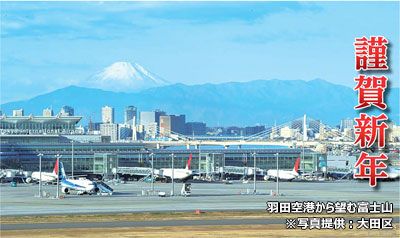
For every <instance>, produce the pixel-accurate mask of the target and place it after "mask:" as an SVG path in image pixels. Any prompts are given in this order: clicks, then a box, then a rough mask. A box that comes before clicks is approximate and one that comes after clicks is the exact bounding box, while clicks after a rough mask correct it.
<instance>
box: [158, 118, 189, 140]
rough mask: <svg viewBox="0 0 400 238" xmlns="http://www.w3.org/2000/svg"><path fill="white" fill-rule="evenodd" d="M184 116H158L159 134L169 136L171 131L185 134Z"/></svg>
mask: <svg viewBox="0 0 400 238" xmlns="http://www.w3.org/2000/svg"><path fill="white" fill-rule="evenodd" d="M185 129H186V116H185V115H179V116H177V115H169V116H160V134H161V136H169V135H170V134H171V133H175V134H176V133H177V134H185Z"/></svg>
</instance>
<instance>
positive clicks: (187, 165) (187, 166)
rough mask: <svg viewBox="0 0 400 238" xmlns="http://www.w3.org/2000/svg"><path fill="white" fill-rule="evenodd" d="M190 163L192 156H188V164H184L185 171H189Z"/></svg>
mask: <svg viewBox="0 0 400 238" xmlns="http://www.w3.org/2000/svg"><path fill="white" fill-rule="evenodd" d="M191 162H192V154H190V155H189V159H188V162H187V164H186V169H190V163H191Z"/></svg>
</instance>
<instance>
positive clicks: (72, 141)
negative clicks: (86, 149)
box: [71, 140, 74, 177]
mask: <svg viewBox="0 0 400 238" xmlns="http://www.w3.org/2000/svg"><path fill="white" fill-rule="evenodd" d="M71 144H72V154H71V168H72V177H74V140H71Z"/></svg>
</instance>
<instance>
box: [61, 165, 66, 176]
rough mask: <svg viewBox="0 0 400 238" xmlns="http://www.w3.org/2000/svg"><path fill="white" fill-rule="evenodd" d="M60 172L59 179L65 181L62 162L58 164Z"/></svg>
mask: <svg viewBox="0 0 400 238" xmlns="http://www.w3.org/2000/svg"><path fill="white" fill-rule="evenodd" d="M60 170H61V171H60V172H61V175H60V178H61V179H65V178H66V175H65V170H64V165H63V163H62V162H60Z"/></svg>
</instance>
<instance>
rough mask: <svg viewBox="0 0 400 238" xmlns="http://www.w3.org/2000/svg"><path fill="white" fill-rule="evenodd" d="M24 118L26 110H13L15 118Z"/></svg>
mask: <svg viewBox="0 0 400 238" xmlns="http://www.w3.org/2000/svg"><path fill="white" fill-rule="evenodd" d="M23 116H24V109H22V108H21V109H15V110H13V117H23Z"/></svg>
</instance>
